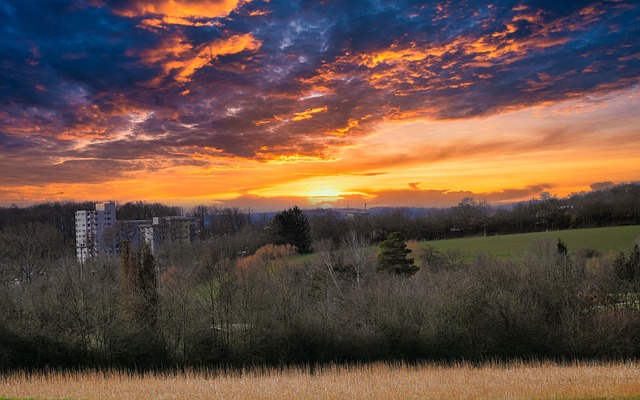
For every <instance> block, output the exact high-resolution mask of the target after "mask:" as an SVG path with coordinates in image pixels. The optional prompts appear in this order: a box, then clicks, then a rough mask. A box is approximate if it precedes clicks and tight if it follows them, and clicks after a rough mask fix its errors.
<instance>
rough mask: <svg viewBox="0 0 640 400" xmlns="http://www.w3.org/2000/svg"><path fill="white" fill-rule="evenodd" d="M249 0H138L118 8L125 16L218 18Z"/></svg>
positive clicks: (119, 12)
mask: <svg viewBox="0 0 640 400" xmlns="http://www.w3.org/2000/svg"><path fill="white" fill-rule="evenodd" d="M247 2H249V1H247V0H245V1H241V0H240V1H239V0H137V1H134V2H130V3H129V4H128V7H127V8H123V9H117V12H118V14H120V15H123V16H125V17H137V16H145V15H154V14H160V15H166V16H168V17H171V18H217V17H223V16H226V15H228V14H229V13H230V12H231V11H233V10H234V9H235V8H236V7H238V5H240V4H242V3H247Z"/></svg>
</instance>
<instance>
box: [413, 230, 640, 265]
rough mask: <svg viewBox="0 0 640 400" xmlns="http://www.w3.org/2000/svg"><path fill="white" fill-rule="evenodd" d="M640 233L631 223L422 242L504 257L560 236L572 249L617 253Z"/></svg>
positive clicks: (554, 241)
mask: <svg viewBox="0 0 640 400" xmlns="http://www.w3.org/2000/svg"><path fill="white" fill-rule="evenodd" d="M639 235H640V226H638V225H632V226H616V227H606V228H590V229H571V230H563V231H549V232H534V233H520V234H513V235H499V236H487V237H481V236H478V237H471V238H462V239H448V240H433V241H428V242H420V243H419V245H420V246H426V245H429V246H432V247H433V248H435V249H436V250H438V251H441V252H445V251H452V250H454V251H460V252H462V253H463V254H467V255H475V254H478V253H487V254H489V255H491V256H494V257H498V258H505V257H510V256H519V255H522V254H523V253H524V252H526V251H527V250H528V249H529V248H530V247H531V246H532V245H534V244H535V243H536V242H540V241H544V240H550V241H552V242H553V243H554V244H555V243H556V242H557V240H558V239H562V241H564V243H565V244H566V245H567V247H568V249H569V251H572V252H573V251H578V250H580V249H581V248H589V249H594V250H598V251H600V252H602V253H604V254H606V253H614V254H617V253H619V252H621V251H629V249H630V248H632V247H633V243H634V240H635V239H636V238H637V237H638V236H639Z"/></svg>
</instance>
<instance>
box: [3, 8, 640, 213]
mask: <svg viewBox="0 0 640 400" xmlns="http://www.w3.org/2000/svg"><path fill="white" fill-rule="evenodd" d="M0 32H1V33H0V54H1V57H0V206H8V205H11V204H16V205H19V206H27V205H30V204H34V203H40V202H50V201H70V200H71V201H86V200H89V201H105V200H116V201H119V202H126V201H136V200H142V201H149V202H162V203H165V204H171V205H180V206H183V207H192V206H195V205H200V204H203V205H208V206H219V207H240V208H251V209H252V210H256V211H267V210H270V211H273V210H281V209H284V208H287V207H290V206H293V205H299V206H301V207H303V208H314V207H345V206H350V207H363V206H364V204H365V203H366V204H367V205H368V207H374V206H412V207H446V206H451V205H455V204H457V203H458V202H459V201H460V200H461V199H462V198H465V197H473V198H474V199H477V200H485V201H488V202H489V203H491V204H504V203H509V202H515V201H521V200H527V199H531V198H534V197H538V196H539V195H540V193H542V192H549V193H552V194H556V195H558V196H559V197H563V196H567V195H569V194H571V193H576V192H581V191H588V190H594V189H600V188H605V187H608V186H611V185H612V184H617V183H621V182H631V181H637V180H640V40H639V38H640V3H639V2H638V1H625V0H611V1H588V0H573V1H572V0H562V1H559V0H541V1H508V0H499V1H471V0H463V1H412V0H404V1H402V0H395V1H385V0H371V1H356V0H349V1H346V0H344V1H330V0H313V1H312V0H293V1H278V0H271V1H268V0H261V1H256V0H211V1H199V0H194V1H187V0H156V1H152V0H86V1H77V0H50V1H49V0H42V1H35V0H0Z"/></svg>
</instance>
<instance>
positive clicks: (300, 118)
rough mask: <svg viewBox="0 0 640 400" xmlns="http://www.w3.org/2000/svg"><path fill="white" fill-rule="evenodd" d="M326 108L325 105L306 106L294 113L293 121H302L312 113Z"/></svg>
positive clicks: (324, 110)
mask: <svg viewBox="0 0 640 400" xmlns="http://www.w3.org/2000/svg"><path fill="white" fill-rule="evenodd" d="M327 110H328V108H327V106H324V107H317V108H308V109H306V110H304V111H302V112H297V113H294V115H295V117H293V118H292V120H293V121H304V120H305V119H311V118H313V114H317V113H321V112H326V111H327Z"/></svg>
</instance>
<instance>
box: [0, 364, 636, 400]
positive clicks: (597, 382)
mask: <svg viewBox="0 0 640 400" xmlns="http://www.w3.org/2000/svg"><path fill="white" fill-rule="evenodd" d="M0 397H9V398H37V399H61V398H65V399H212V398H216V399H536V398H540V399H574V398H578V399H583V398H590V399H595V398H597V399H602V398H607V399H613V398H615V399H620V398H625V399H626V398H637V399H640V363H638V362H628V363H576V364H573V365H558V364H554V363H540V364H530V363H511V364H508V365H500V364H488V365H485V366H482V367H474V366H472V365H470V364H458V365H454V366H440V365H434V364H425V365H421V366H407V365H389V364H383V363H377V364H369V365H358V366H329V367H324V368H322V369H320V370H316V371H315V373H313V374H311V373H310V372H309V370H305V369H303V368H298V369H296V368H291V369H283V370H277V369H268V370H253V371H244V372H243V373H242V374H240V373H222V372H207V371H201V372H197V371H189V372H180V373H175V374H156V373H148V374H145V375H144V376H141V375H130V374H127V373H124V372H118V371H109V372H96V371H86V372H80V373H69V372H67V373H63V372H50V373H44V374H40V375H34V376H28V375H26V374H24V373H13V374H8V375H4V376H2V377H1V378H0Z"/></svg>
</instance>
